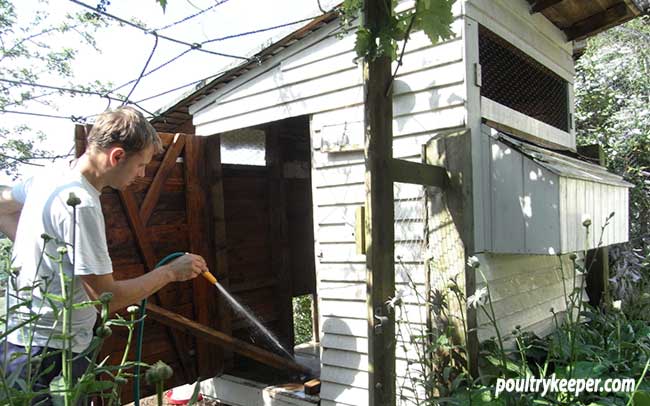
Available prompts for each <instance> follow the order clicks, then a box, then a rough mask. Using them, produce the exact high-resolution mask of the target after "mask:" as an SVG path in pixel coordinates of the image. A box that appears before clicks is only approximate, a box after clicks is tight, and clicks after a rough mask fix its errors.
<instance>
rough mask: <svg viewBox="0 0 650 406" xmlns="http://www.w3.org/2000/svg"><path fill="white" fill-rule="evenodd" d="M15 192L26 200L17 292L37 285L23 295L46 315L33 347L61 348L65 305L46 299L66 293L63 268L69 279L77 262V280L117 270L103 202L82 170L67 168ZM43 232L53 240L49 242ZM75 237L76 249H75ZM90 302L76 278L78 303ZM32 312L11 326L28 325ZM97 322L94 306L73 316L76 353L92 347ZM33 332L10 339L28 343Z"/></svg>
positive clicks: (16, 316) (17, 248)
mask: <svg viewBox="0 0 650 406" xmlns="http://www.w3.org/2000/svg"><path fill="white" fill-rule="evenodd" d="M70 193H74V194H75V196H77V197H78V198H79V199H80V200H81V203H80V204H79V205H78V206H77V208H76V211H77V218H76V225H77V226H76V230H75V233H74V234H73V228H74V227H73V219H72V213H73V208H72V207H71V206H69V205H68V204H67V200H68V198H69V196H70ZM13 194H14V197H15V198H16V199H17V200H22V201H23V202H24V206H23V210H22V212H21V215H20V221H19V224H18V230H17V232H16V240H15V242H14V250H13V264H12V266H13V267H14V268H16V269H18V270H19V272H18V277H17V288H18V290H20V289H23V288H29V287H31V286H34V287H35V288H34V289H33V290H31V291H30V289H28V290H25V291H21V292H20V295H21V297H22V298H23V300H25V299H30V298H33V300H32V303H31V313H39V314H41V317H40V318H39V320H38V321H37V323H36V326H35V327H36V328H35V330H34V338H33V342H32V343H33V345H37V346H46V345H47V346H49V347H54V348H61V347H62V343H61V341H60V340H57V339H56V338H55V337H52V336H56V335H58V334H60V333H61V329H62V323H60V322H59V323H57V322H56V309H54V308H53V307H60V303H58V302H56V301H52V300H48V299H46V298H45V296H44V294H45V293H46V292H48V293H51V294H54V295H60V294H61V282H60V270H59V269H60V267H62V269H63V271H64V272H65V273H66V274H67V275H68V276H70V275H72V261H73V259H74V261H75V272H74V274H75V275H77V276H78V275H87V274H106V273H110V272H112V264H111V261H110V258H109V256H108V250H107V247H106V236H105V230H104V217H103V215H102V212H101V204H100V200H99V195H100V191H98V190H96V189H95V188H94V187H93V186H92V185H91V184H90V183H89V182H88V181H87V180H86V179H85V178H84V176H83V175H82V174H81V173H80V172H78V171H77V170H75V169H69V168H67V167H63V166H61V167H54V168H52V169H49V170H47V171H44V172H43V173H41V174H40V175H37V176H35V177H34V178H32V179H31V180H30V181H28V182H24V183H22V184H20V185H18V186H16V187H15V188H14V190H13ZM42 234H46V235H47V236H49V237H51V238H52V240H50V241H48V242H45V240H44V239H43V238H42V237H41V235H42ZM73 236H74V239H75V241H74V243H75V247H73V246H72V244H73ZM64 246H65V247H66V248H67V253H66V254H64V255H63V256H61V254H60V253H59V252H57V249H58V248H59V247H64ZM75 248H76V249H75ZM75 253H76V257H75ZM32 292H33V296H32ZM11 294H13V295H15V294H16V292H15V291H14V292H10V295H11ZM86 300H88V295H87V294H86V291H85V290H84V289H83V287H82V286H81V283H79V281H78V280H75V292H74V302H75V303H79V302H82V301H86ZM17 302H18V299H17V298H16V297H15V296H14V297H10V302H9V303H10V305H15V304H16V303H17ZM29 314H30V310H29V309H27V308H26V307H22V308H21V311H16V312H13V313H12V315H11V317H10V325H18V324H19V323H20V322H23V321H25V320H26V319H27V318H28V317H29ZM95 318H96V311H95V309H94V308H93V307H86V308H82V309H76V310H75V311H74V312H73V316H72V331H73V333H74V335H75V336H74V338H73V341H72V343H73V351H74V352H81V351H83V350H84V349H85V348H86V347H87V346H88V344H89V342H90V339H91V338H92V327H93V325H94V323H95ZM27 331H29V329H25V331H24V332H23V331H21V330H17V331H15V332H14V333H12V334H11V335H10V336H9V341H10V342H11V343H13V344H17V345H26V344H27V343H28V337H27V336H26V333H27ZM48 341H49V342H48Z"/></svg>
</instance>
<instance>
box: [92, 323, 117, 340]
mask: <svg viewBox="0 0 650 406" xmlns="http://www.w3.org/2000/svg"><path fill="white" fill-rule="evenodd" d="M111 334H113V330H111V328H110V327H108V326H107V325H101V326H99V327H97V328H96V329H95V335H96V336H97V337H99V338H108V337H110V336H111Z"/></svg>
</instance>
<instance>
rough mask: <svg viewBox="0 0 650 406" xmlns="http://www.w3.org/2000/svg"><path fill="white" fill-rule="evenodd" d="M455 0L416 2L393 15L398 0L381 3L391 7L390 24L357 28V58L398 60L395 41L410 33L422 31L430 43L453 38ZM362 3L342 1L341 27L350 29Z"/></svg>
mask: <svg viewBox="0 0 650 406" xmlns="http://www.w3.org/2000/svg"><path fill="white" fill-rule="evenodd" d="M454 1H455V0H416V1H415V7H413V8H410V9H408V10H406V11H403V12H399V13H398V12H396V11H395V9H396V7H397V4H398V1H397V0H383V3H384V4H386V5H387V6H388V5H389V4H390V7H391V10H392V13H391V17H390V22H389V23H388V24H386V25H384V26H382V27H379V28H378V29H375V30H370V29H369V28H368V27H366V26H364V25H359V28H357V33H356V34H357V38H356V41H355V50H356V52H357V55H358V56H359V57H360V58H364V59H366V60H374V59H376V58H379V57H383V56H387V57H389V58H390V59H391V60H393V61H394V60H397V53H398V52H397V51H398V49H399V46H398V42H400V41H404V40H406V39H408V37H409V34H410V32H411V31H418V30H422V31H424V33H425V34H426V35H427V36H428V37H429V39H430V40H431V43H433V44H435V43H437V42H438V41H441V40H445V39H448V38H451V37H453V35H454V34H453V32H452V30H451V23H452V22H453V20H454V16H453V14H452V12H451V6H452V4H453V3H454ZM363 4H364V0H345V1H344V2H343V5H342V7H341V13H342V19H341V21H342V24H343V25H344V26H347V27H350V26H351V25H352V23H353V21H354V20H355V19H356V18H357V17H358V16H359V15H360V13H361V12H362V11H363Z"/></svg>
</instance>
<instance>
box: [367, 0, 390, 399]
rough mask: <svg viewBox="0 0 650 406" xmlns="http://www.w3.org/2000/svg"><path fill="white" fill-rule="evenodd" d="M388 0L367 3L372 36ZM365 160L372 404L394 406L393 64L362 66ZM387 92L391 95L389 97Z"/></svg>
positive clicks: (385, 18) (385, 17)
mask: <svg viewBox="0 0 650 406" xmlns="http://www.w3.org/2000/svg"><path fill="white" fill-rule="evenodd" d="M392 8H393V7H392V3H391V1H390V0H381V1H370V0H365V1H364V15H363V19H364V21H363V24H364V25H365V26H366V27H367V28H368V29H369V30H370V31H371V32H378V31H379V27H381V26H387V25H388V24H389V19H390V13H391V10H392ZM363 76H364V77H363V79H364V120H365V149H364V153H365V161H366V180H365V187H366V224H367V227H366V280H367V299H366V303H367V306H368V379H369V397H370V405H371V406H376V405H382V406H390V405H395V401H396V399H395V380H396V376H395V315H394V312H393V311H392V310H390V309H388V308H387V306H386V301H388V300H389V299H391V298H393V297H394V296H395V262H394V256H395V255H394V252H395V246H394V243H395V238H394V236H395V229H394V220H395V219H394V217H395V214H394V211H393V209H394V208H393V206H394V202H393V181H392V177H391V174H390V162H391V159H392V155H393V128H392V125H393V124H392V119H393V104H392V103H393V102H392V94H391V93H390V92H388V89H389V88H390V81H391V61H390V59H389V58H388V57H386V56H383V57H380V58H376V59H375V60H372V61H364V64H363ZM387 93H388V94H387Z"/></svg>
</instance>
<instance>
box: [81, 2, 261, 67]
mask: <svg viewBox="0 0 650 406" xmlns="http://www.w3.org/2000/svg"><path fill="white" fill-rule="evenodd" d="M69 1H71V2H72V3H74V4H77V5H79V6H81V7H85V8H87V9H89V10H92V11H93V12H94V13H97V14H100V15H103V16H105V17H108V18H110V19H113V20H115V21H118V22H120V23H122V24H125V25H128V26H129V27H133V28H136V29H138V30H140V31H142V32H144V33H145V34H153V33H154V32H155V30H150V29H148V28H146V27H143V26H141V25H139V24H136V23H133V22H131V21H128V20H125V19H123V18H121V17H117V16H115V15H113V14H110V13H107V12H106V11H101V10H98V9H97V8H95V7H93V6H91V5H89V4H86V3H84V2H82V1H79V0H69ZM158 37H160V38H162V39H164V40H166V41H170V42H173V43H176V44H180V45H185V46H187V47H189V48H190V49H192V50H195V51H198V52H204V53H208V54H212V55H217V56H223V57H226V58H233V59H241V60H248V58H246V57H244V56H238V55H231V54H226V53H222V52H216V51H211V50H209V49H203V48H202V47H201V45H202V44H201V43H198V42H195V43H189V42H186V41H181V40H179V39H176V38H172V37H169V36H167V35H163V34H158Z"/></svg>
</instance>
